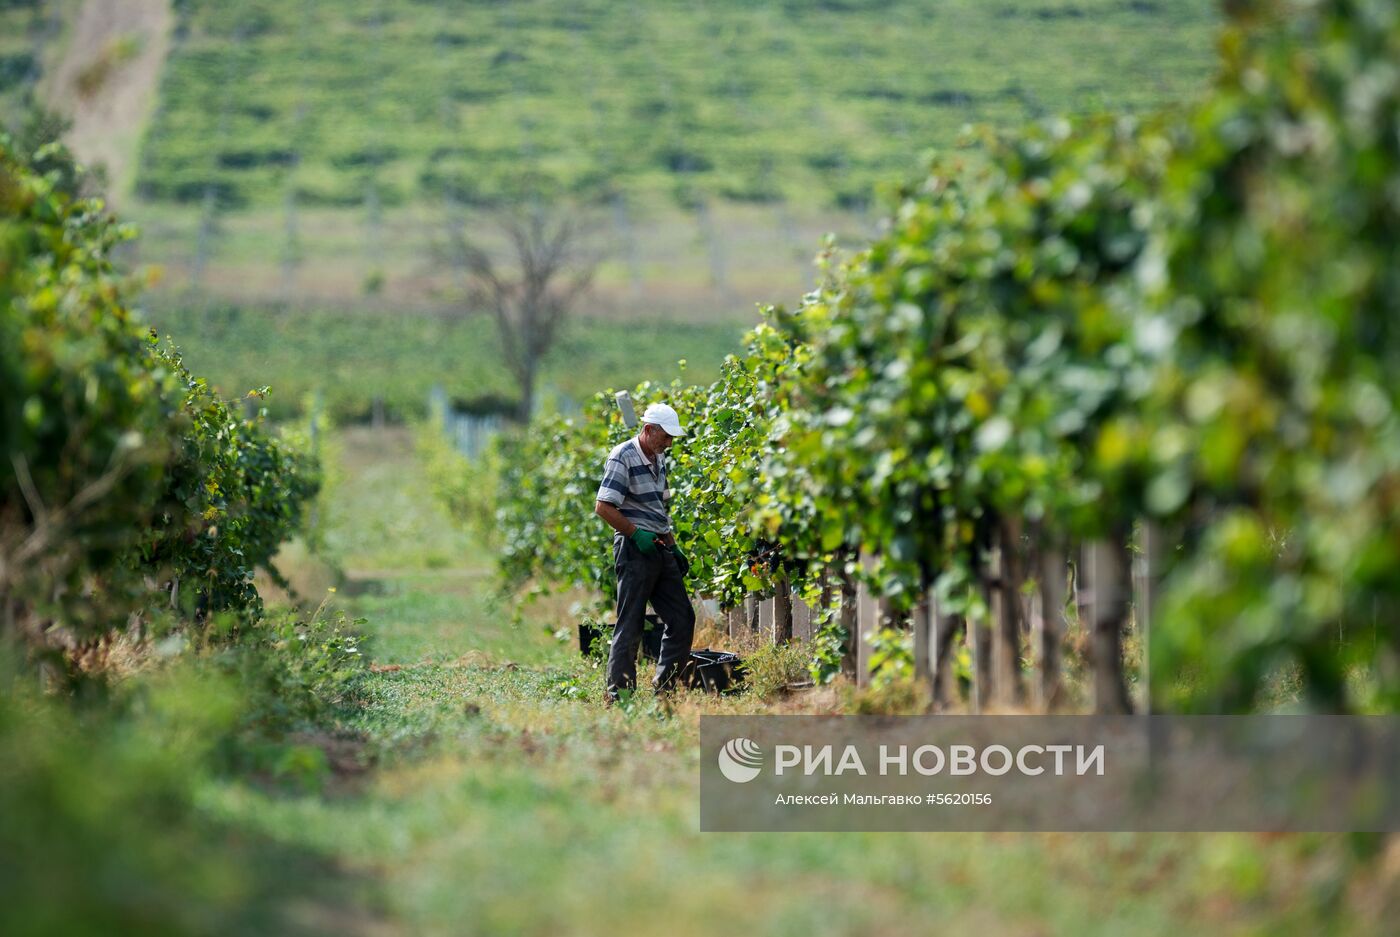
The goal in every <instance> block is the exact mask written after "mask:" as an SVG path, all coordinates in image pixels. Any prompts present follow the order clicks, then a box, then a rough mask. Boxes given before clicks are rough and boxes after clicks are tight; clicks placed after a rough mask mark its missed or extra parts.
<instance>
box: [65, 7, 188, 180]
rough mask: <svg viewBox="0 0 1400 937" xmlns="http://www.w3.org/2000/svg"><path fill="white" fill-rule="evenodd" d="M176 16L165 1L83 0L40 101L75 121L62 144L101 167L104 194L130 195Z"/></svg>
mask: <svg viewBox="0 0 1400 937" xmlns="http://www.w3.org/2000/svg"><path fill="white" fill-rule="evenodd" d="M174 22H175V16H174V13H173V11H172V10H171V8H170V2H169V0H84V2H83V5H82V8H81V9H80V10H79V11H78V14H77V19H76V20H75V21H74V22H73V24H72V26H71V28H70V30H69V38H68V41H67V46H66V48H65V49H64V51H63V55H62V58H61V59H60V60H59V63H58V67H57V68H55V69H54V71H53V72H52V73H51V74H50V75H48V76H46V78H45V80H44V82H43V85H42V88H41V90H42V94H43V97H44V100H46V101H47V102H48V103H49V106H50V107H54V108H56V109H57V110H59V111H60V112H61V113H63V114H65V115H67V116H68V117H70V118H72V120H73V129H72V130H71V131H70V132H69V134H68V144H69V146H71V147H72V148H73V152H74V153H76V154H77V156H78V158H79V159H80V160H82V161H83V162H84V163H86V164H88V165H89V166H97V165H101V166H103V167H105V169H106V173H107V180H108V189H107V192H108V198H109V201H111V202H113V203H119V202H121V201H122V200H123V199H124V198H125V196H126V195H127V194H128V193H129V192H130V190H131V185H132V183H133V181H134V177H135V171H136V157H137V149H138V147H139V146H140V143H141V135H142V134H143V133H144V132H145V129H146V122H147V120H148V119H149V118H150V115H151V112H152V109H153V108H154V106H155V98H156V92H157V91H158V90H159V87H160V75H161V71H162V68H163V66H164V65H165V57H166V54H167V53H168V52H169V50H170V33H171V29H172V27H173V26H174Z"/></svg>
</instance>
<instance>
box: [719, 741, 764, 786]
mask: <svg viewBox="0 0 1400 937" xmlns="http://www.w3.org/2000/svg"><path fill="white" fill-rule="evenodd" d="M761 767H763V749H761V748H759V747H758V743H757V742H755V741H753V740H752V739H730V740H729V741H728V742H725V743H724V747H723V748H721V749H720V750H719V770H720V773H721V774H723V775H724V776H725V777H726V778H728V779H729V780H731V781H733V782H735V783H736V784H743V783H744V782H746V781H752V780H753V779H754V778H756V777H758V770H759V768H761Z"/></svg>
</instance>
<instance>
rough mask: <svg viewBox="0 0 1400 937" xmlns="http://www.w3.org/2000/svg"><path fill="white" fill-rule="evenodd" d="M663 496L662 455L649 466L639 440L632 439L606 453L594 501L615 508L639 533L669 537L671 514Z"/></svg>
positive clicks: (664, 471)
mask: <svg viewBox="0 0 1400 937" xmlns="http://www.w3.org/2000/svg"><path fill="white" fill-rule="evenodd" d="M665 494H666V454H665V453H660V454H658V455H657V457H656V463H655V464H652V463H651V462H650V461H648V459H647V457H646V456H645V455H643V454H642V443H641V440H639V439H638V438H637V437H635V436H634V437H632V438H631V439H629V440H627V441H626V442H625V443H622V444H621V445H619V446H618V447H617V448H615V449H613V451H612V452H609V453H608V461H607V463H606V464H605V465H604V466H603V483H602V484H601V485H599V486H598V498H597V500H599V501H606V502H608V503H609V504H615V505H617V507H618V510H620V511H621V512H622V516H623V517H625V518H627V519H628V520H629V521H631V522H632V523H634V524H636V525H637V526H638V527H640V528H642V529H643V530H649V531H651V532H652V533H654V534H669V533H670V532H671V512H670V510H669V509H668V508H667V506H666V498H665ZM617 536H618V537H621V536H622V534H620V533H619V534H618V535H617Z"/></svg>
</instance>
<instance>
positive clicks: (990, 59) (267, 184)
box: [137, 0, 1216, 208]
mask: <svg viewBox="0 0 1400 937" xmlns="http://www.w3.org/2000/svg"><path fill="white" fill-rule="evenodd" d="M178 7H179V12H180V24H179V27H178V33H177V45H176V48H175V51H174V53H173V55H172V58H171V60H170V62H169V64H168V66H167V70H166V73H165V78H164V82H163V85H162V89H161V103H160V111H159V115H158V117H157V119H156V121H155V123H154V125H153V126H152V128H151V129H150V132H149V135H148V137H147V140H146V143H145V148H144V153H143V158H142V165H141V171H140V175H139V178H138V181H137V189H138V194H139V195H140V196H141V197H142V198H143V199H145V200H149V201H160V202H184V203H199V202H200V201H201V200H202V199H203V198H204V197H205V194H206V192H208V191H211V190H212V191H213V192H215V193H216V194H217V196H218V197H219V199H220V200H221V201H222V203H223V204H224V205H226V206H228V207H258V208H276V207H279V206H281V205H282V203H283V200H284V199H285V198H286V197H287V196H288V195H291V196H293V197H295V198H296V199H297V200H298V201H299V202H300V203H301V204H303V205H308V206H312V205H315V206H341V207H346V206H361V205H364V204H366V200H367V199H370V198H372V199H374V200H377V202H378V203H379V204H380V205H383V206H389V205H399V204H403V203H407V202H413V201H419V200H429V201H431V200H436V199H440V198H442V197H444V196H452V197H455V198H457V199H458V200H459V201H461V202H463V203H465V204H468V205H489V204H495V203H498V202H501V201H503V200H510V199H512V198H514V197H517V196H518V195H520V194H521V193H522V192H523V191H529V192H530V193H532V194H533V193H538V192H544V193H545V194H552V193H559V194H572V195H575V196H578V197H581V198H583V199H605V198H606V197H609V196H611V195H613V194H615V193H622V194H624V195H625V196H627V197H628V198H636V199H639V200H641V201H644V202H645V201H649V200H652V199H655V198H662V199H675V200H676V201H678V202H679V203H681V204H683V205H688V204H691V203H693V201H694V200H695V199H696V198H698V197H702V196H703V197H711V198H719V199H727V200H731V201H739V202H778V201H791V202H795V203H798V204H803V205H819V206H823V207H847V208H849V207H858V206H860V205H862V204H863V203H864V202H865V201H866V200H867V199H868V198H869V195H870V191H871V188H872V185H873V183H874V182H875V181H876V180H878V179H882V178H890V177H901V176H904V175H907V174H908V173H910V172H911V171H913V170H915V169H916V168H917V166H918V162H917V160H918V154H919V152H920V151H921V150H922V149H924V148H926V147H930V146H942V145H947V144H949V143H951V142H952V141H953V139H954V136H955V135H956V133H957V131H958V129H959V128H960V127H961V126H963V125H964V124H966V123H968V122H969V121H989V122H992V123H996V124H1002V125H1007V124H1012V123H1017V122H1020V121H1022V120H1024V119H1026V118H1030V117H1034V116H1038V115H1042V114H1048V113H1061V112H1075V111H1083V110H1088V109H1097V108H1110V109H1113V110H1117V111H1132V110H1139V109H1143V108H1150V107H1155V106H1158V105H1161V104H1164V103H1172V102H1176V101H1179V100H1181V99H1183V98H1185V97H1187V96H1189V95H1191V94H1193V93H1194V92H1195V91H1196V90H1197V88H1199V87H1200V86H1201V83H1202V80H1203V78H1204V77H1205V75H1206V72H1207V69H1208V63H1209V62H1210V58H1211V42H1210V37H1211V32H1212V30H1213V28H1214V26H1215V23H1216V18H1215V15H1214V13H1213V11H1212V10H1211V8H1210V5H1209V4H1207V3H1204V2H1186V0H1020V2H1004V3H985V2H978V0H945V2H937V3H933V2H922V3H909V2H906V3H900V2H890V0H850V2H814V0H806V2H803V0H788V2H783V3H763V4H753V3H736V2H732V0H720V2H711V3H706V4H693V3H679V2H657V0H649V2H626V3H614V2H598V0H592V2H582V3H573V4H569V5H568V7H567V8H563V7H561V6H560V5H559V4H557V3H550V2H538V0H537V2H525V3H509V4H500V3H463V2H422V0H420V2H413V3H399V4H393V3H386V2H381V0H337V2H329V3H310V2H272V0H260V2H245V3H238V4H229V3H221V2H215V0H186V2H182V3H180V4H178Z"/></svg>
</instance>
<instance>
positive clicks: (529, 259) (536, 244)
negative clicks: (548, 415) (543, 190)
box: [446, 205, 601, 422]
mask: <svg viewBox="0 0 1400 937" xmlns="http://www.w3.org/2000/svg"><path fill="white" fill-rule="evenodd" d="M496 225H497V227H499V229H500V231H501V233H502V234H504V235H505V240H506V245H507V250H506V251H505V253H506V254H508V255H509V262H505V261H503V260H501V259H498V258H497V257H495V256H493V255H492V254H491V253H490V252H489V251H487V250H486V249H485V248H484V247H482V246H481V245H480V244H479V243H477V242H476V241H475V240H473V239H472V238H471V237H470V236H468V235H467V234H466V232H465V231H463V230H462V228H461V227H460V226H454V227H453V228H451V229H450V230H449V231H448V234H447V251H446V254H447V259H448V260H449V262H451V263H452V265H453V266H454V267H455V268H456V269H457V270H458V271H459V272H460V273H461V274H462V275H463V277H464V280H465V283H464V286H465V290H464V292H465V299H466V303H467V309H468V311H469V312H470V311H475V310H479V309H487V310H490V312H491V314H492V315H493V316H494V317H495V319H496V328H497V330H498V331H499V332H500V335H501V347H502V350H503V351H504V353H505V359H506V366H507V367H509V368H510V371H511V374H512V376H514V378H515V382H516V385H517V387H518V388H519V393H520V413H519V415H520V419H521V421H522V422H524V421H528V420H529V419H530V414H531V412H532V410H533V409H534V405H535V384H536V382H537V381H538V379H539V370H540V364H541V362H542V361H543V359H544V356H545V355H546V354H548V353H549V349H550V348H551V346H552V345H553V344H554V340H555V338H556V337H557V336H558V334H559V327H560V325H562V324H563V322H564V320H565V319H566V318H567V317H568V315H569V313H570V312H571V311H572V309H573V307H574V304H575V302H576V301H577V300H578V299H579V297H580V296H582V295H583V293H584V292H585V291H587V289H588V287H589V285H590V284H591V283H592V282H593V275H594V273H595V272H596V270H597V268H598V264H599V262H600V260H601V258H600V257H599V256H598V255H597V254H596V253H594V252H593V251H591V250H590V249H589V247H588V245H587V244H586V234H585V230H584V225H583V222H582V221H581V220H580V219H579V218H578V217H577V216H576V215H574V214H571V213H570V212H569V211H568V210H567V209H548V208H545V207H542V206H540V205H532V206H530V207H521V208H520V209H518V210H517V211H514V212H509V213H503V214H499V215H497V217H496Z"/></svg>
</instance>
